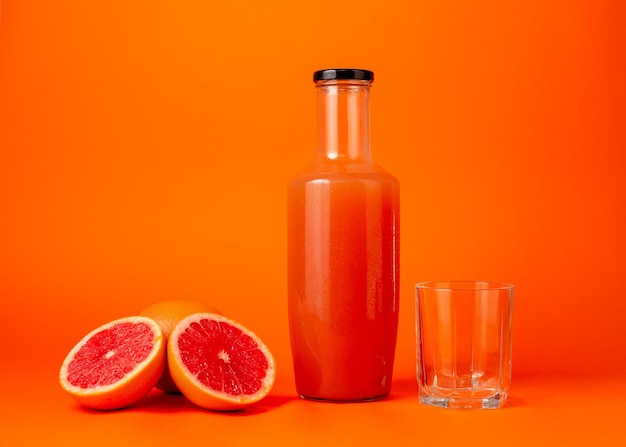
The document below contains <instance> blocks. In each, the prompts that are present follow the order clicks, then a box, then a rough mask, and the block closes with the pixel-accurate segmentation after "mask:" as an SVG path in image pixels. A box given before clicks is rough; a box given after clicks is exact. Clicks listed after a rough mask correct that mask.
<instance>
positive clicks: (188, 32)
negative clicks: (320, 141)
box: [0, 0, 626, 445]
mask: <svg viewBox="0 0 626 447" xmlns="http://www.w3.org/2000/svg"><path fill="white" fill-rule="evenodd" d="M1 7H2V10H1V16H0V25H1V31H0V32H1V34H0V299H1V300H2V301H1V303H2V304H1V307H0V358H1V359H2V360H1V362H2V363H1V368H0V386H1V387H2V389H3V390H5V392H4V393H3V394H2V398H1V399H2V405H1V406H0V408H1V409H0V443H1V444H2V445H25V444H28V443H32V444H39V445H44V444H45V445H60V443H61V440H63V439H65V440H67V441H68V443H67V445H85V441H84V440H85V439H86V438H87V439H89V442H91V443H92V445H110V444H111V443H112V440H115V441H116V444H117V445H131V444H134V445H144V444H146V443H147V442H149V441H150V442H151V445H171V444H170V443H169V442H170V441H171V440H172V439H176V440H178V441H180V442H183V443H184V442H185V441H191V440H193V441H194V442H200V441H202V442H205V441H206V440H207V439H208V438H207V436H208V434H210V436H211V437H212V438H211V439H215V438H218V439H220V440H221V441H222V445H238V444H240V441H241V442H242V441H243V440H246V439H258V438H259V437H261V438H262V439H270V438H272V439H276V440H277V442H281V441H287V440H292V441H293V440H296V439H298V440H300V442H301V443H302V444H303V445H304V444H306V443H307V442H308V443H310V444H311V445H314V444H319V443H321V442H322V441H323V442H324V443H325V444H330V443H331V442H330V441H332V442H333V443H336V444H337V445H339V444H343V445H347V444H348V443H352V442H353V440H354V441H363V442H365V441H371V442H376V441H380V440H383V439H384V440H385V442H386V443H389V444H391V443H392V441H397V442H407V441H406V440H408V439H411V440H412V439H414V438H419V439H424V440H434V439H440V438H442V437H444V438H446V439H450V440H451V441H461V440H465V441H467V440H468V439H471V440H474V439H479V438H482V439H484V440H485V442H484V444H485V445H495V444H496V443H502V442H507V443H515V442H519V443H521V444H528V443H530V442H533V443H535V444H543V445H553V444H555V443H556V441H563V442H566V441H570V443H574V444H588V445H599V444H604V445H620V444H623V440H624V439H626V434H625V430H624V428H623V427H624V424H623V423H622V422H621V421H622V419H623V416H622V413H623V408H624V405H623V400H624V398H625V397H626V387H625V385H624V377H625V376H626V355H624V353H625V351H624V346H626V343H625V341H626V340H625V339H626V336H625V335H624V329H623V328H624V327H625V324H626V300H624V296H625V295H626V282H625V281H624V278H625V277H626V275H625V273H626V268H625V265H626V255H625V253H626V231H625V228H626V150H625V149H626V126H625V125H624V122H625V116H626V83H625V82H624V79H625V78H626V59H625V57H624V48H626V28H625V27H624V25H623V24H624V23H625V21H626V4H625V3H624V2H621V1H618V0H615V1H612V2H611V1H601V0H599V1H592V0H589V1H579V2H571V1H565V0H563V1H553V2H500V1H491V2H414V1H408V0H406V1H396V2H388V1H387V2H383V1H367V0H364V1H363V2H361V3H359V4H358V6H357V4H355V3H351V2H339V3H336V4H335V3H333V4H332V5H330V4H328V5H323V4H313V3H310V2H291V1H287V0H270V1H265V2H239V1H232V2H177V3H174V2H163V1H152V2H147V1H146V2H138V1H136V2H122V1H118V0H112V1H106V2H104V1H102V2H100V1H89V2H86V1H72V0H66V1H46V2H34V1H29V0H4V1H3V2H2V6H1ZM332 66H357V67H363V68H369V69H372V70H374V71H375V73H376V82H375V84H374V87H373V90H372V104H371V106H372V121H371V124H372V152H373V156H374V158H375V159H376V161H377V162H379V163H380V164H381V165H382V166H383V167H385V168H386V169H387V170H389V171H390V172H391V173H393V174H394V175H395V176H396V177H398V179H399V181H400V185H401V207H402V208H401V225H402V230H401V231H402V240H401V256H402V258H401V297H400V299H401V309H400V327H399V334H398V347H397V356H396V368H395V377H394V385H393V388H392V395H391V398H390V399H389V400H387V401H383V402H378V403H375V404H363V405H352V404H350V405H346V406H336V405H323V404H314V403H310V402H304V401H300V400H297V399H296V398H295V396H294V392H295V391H294V387H293V374H292V372H291V356H290V353H289V339H288V329H287V306H286V185H287V179H288V178H289V177H290V176H291V175H293V174H294V173H295V172H297V171H298V170H299V169H300V168H302V167H303V166H305V165H306V164H307V163H308V162H310V161H311V160H312V158H313V156H314V153H315V146H316V143H315V138H316V128H315V117H316V113H315V105H316V103H315V91H314V87H313V83H312V81H311V74H312V72H313V71H314V70H316V69H319V68H325V67H332ZM439 279H488V280H496V281H508V282H512V283H513V284H515V285H516V303H515V317H514V338H513V350H514V353H513V384H512V386H511V402H510V406H509V407H508V408H506V409H503V410H502V411H498V412H489V413H484V412H471V413H459V412H454V413H452V412H445V411H439V410H438V409H431V408H425V407H422V406H420V405H418V403H417V394H416V390H415V386H414V383H415V381H414V363H415V343H414V329H413V323H414V315H413V287H412V285H413V284H414V283H415V282H417V281H423V280H439ZM197 297H200V298H209V299H210V301H211V302H212V303H213V304H214V305H215V306H216V307H217V308H219V309H220V310H221V311H222V312H223V313H224V314H225V315H227V316H229V317H231V318H233V319H235V320H237V321H239V322H240V323H242V324H244V325H246V326H248V327H249V328H250V329H252V330H253V331H254V332H255V333H257V335H259V336H260V337H261V338H262V339H263V341H264V342H265V343H266V344H267V345H268V346H269V347H270V349H272V352H273V353H274V355H275V357H276V361H277V367H278V376H277V384H276V388H275V390H273V391H272V394H271V395H270V396H269V397H268V399H267V401H264V402H265V403H264V404H263V405H262V406H260V407H258V408H257V409H256V410H250V411H247V412H244V413H240V414H229V415H215V414H213V413H207V412H205V411H202V410H199V409H196V408H194V407H191V406H189V404H187V403H186V402H185V401H184V400H182V399H177V398H172V399H166V400H163V399H161V398H158V395H157V396H154V395H153V396H151V397H150V398H149V399H148V400H147V401H146V402H144V403H143V404H142V405H138V406H137V407H135V408H134V409H129V410H126V411H122V412H116V413H105V414H99V413H98V414H93V413H90V412H86V411H83V410H81V409H79V408H78V407H77V406H76V405H75V403H74V401H73V400H72V399H71V398H70V397H69V396H66V395H65V394H64V393H63V391H62V390H61V389H60V387H59V385H58V383H57V378H56V376H57V372H58V368H59V367H60V364H61V362H62V360H63V358H64V356H65V355H66V354H67V352H68V351H69V349H70V348H71V347H72V346H73V344H74V343H76V342H77V341H78V340H79V339H80V338H81V337H82V336H83V335H85V334H86V333H88V332H89V331H90V330H92V329H93V328H95V327H97V326H98V325H100V324H102V323H104V322H106V321H109V320H112V319H113V318H117V317H120V316H125V315H129V314H132V313H136V312H139V311H140V310H141V309H142V308H144V307H145V306H147V305H148V304H151V303H152V302H155V301H158V300H164V299H180V298H183V299H184V298H197ZM342 441H343V442H342Z"/></svg>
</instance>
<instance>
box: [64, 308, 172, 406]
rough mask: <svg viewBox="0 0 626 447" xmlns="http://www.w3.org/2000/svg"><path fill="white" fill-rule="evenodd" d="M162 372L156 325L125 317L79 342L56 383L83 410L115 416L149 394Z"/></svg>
mask: <svg viewBox="0 0 626 447" xmlns="http://www.w3.org/2000/svg"><path fill="white" fill-rule="evenodd" d="M164 366H165V344H164V343H163V333H162V332H161V328H160V327H159V325H158V324H157V323H156V322H155V321H154V320H152V319H151V318H147V317H141V316H136V317H126V318H120V319H118V320H115V321H111V322H110V323H107V324H105V325H103V326H101V327H99V328H97V329H95V330H93V331H92V332H90V333H89V334H87V335H86V336H85V337H83V339H82V340H81V341H79V342H78V344H76V346H74V348H72V350H71V351H70V352H69V354H68V355H67V357H66V358H65V360H64V361H63V365H62V366H61V370H60V373H59V379H60V383H61V387H62V388H63V389H64V390H65V391H67V392H68V393H69V394H70V395H71V396H72V397H73V398H74V399H76V400H77V401H78V402H79V403H80V404H81V405H84V406H86V407H89V408H93V409H96V410H114V409H117V408H123V407H126V406H128V405H130V404H132V403H134V402H136V401H137V400H139V399H141V398H142V397H144V396H145V395H146V394H148V393H149V392H150V390H151V389H152V388H153V387H154V385H155V384H156V383H157V381H158V380H159V377H161V374H162V372H163V368H164Z"/></svg>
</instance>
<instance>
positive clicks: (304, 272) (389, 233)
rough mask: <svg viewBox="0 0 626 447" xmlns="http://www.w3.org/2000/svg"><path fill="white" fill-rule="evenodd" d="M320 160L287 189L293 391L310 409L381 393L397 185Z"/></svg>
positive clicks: (358, 160) (357, 159) (388, 361)
mask: <svg viewBox="0 0 626 447" xmlns="http://www.w3.org/2000/svg"><path fill="white" fill-rule="evenodd" d="M344 99H345V98H344ZM341 101H343V99H341ZM352 112H353V113H354V111H352ZM333 141H334V138H333ZM332 144H334V143H332V142H331V144H330V146H332ZM320 152H321V156H320V157H319V158H318V160H317V162H316V163H315V164H314V165H313V166H312V167H311V168H310V169H309V170H308V171H307V172H304V173H302V174H300V175H298V176H297V177H295V178H293V179H292V180H291V182H290V184H289V196H288V263H289V272H288V300H289V302H288V305H289V326H290V336H291V347H292V354H293V362H294V373H295V380H296V389H297V392H298V394H299V395H300V396H302V397H305V398H310V399H318V400H334V401H365V400H375V399H380V398H383V397H385V396H386V395H388V394H389V391H390V388H391V380H392V373H393V362H394V355H395V345H396V334H397V326H398V284H399V185H398V181H397V179H396V178H395V177H393V176H392V175H390V174H389V173H387V172H386V171H384V170H383V169H382V168H380V167H378V166H377V165H376V164H375V163H374V162H373V161H371V159H370V158H369V157H368V156H365V157H361V156H360V155H362V154H361V152H362V151H361V150H356V149H355V148H354V147H353V148H352V156H346V157H342V156H338V157H335V156H332V153H333V150H329V148H328V146H326V147H323V148H322V150H321V151H320ZM343 152H344V151H343V150H342V149H339V153H340V154H341V153H343ZM365 152H366V153H367V152H368V151H365ZM329 154H331V155H330V156H329ZM366 155H367V154H366Z"/></svg>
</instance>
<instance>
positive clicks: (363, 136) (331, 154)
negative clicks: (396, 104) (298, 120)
mask: <svg viewBox="0 0 626 447" xmlns="http://www.w3.org/2000/svg"><path fill="white" fill-rule="evenodd" d="M370 85H371V82H370V81H357V80H332V81H318V82H317V83H316V87H317V98H318V114H319V115H318V126H319V149H318V150H319V156H320V157H322V158H324V159H328V160H337V161H345V162H369V161H371V156H370V139H369V90H370Z"/></svg>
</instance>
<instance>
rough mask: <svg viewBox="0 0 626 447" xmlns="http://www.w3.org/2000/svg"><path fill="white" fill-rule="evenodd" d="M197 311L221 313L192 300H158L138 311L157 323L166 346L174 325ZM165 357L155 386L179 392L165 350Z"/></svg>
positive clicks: (163, 389)
mask: <svg viewBox="0 0 626 447" xmlns="http://www.w3.org/2000/svg"><path fill="white" fill-rule="evenodd" d="M199 312H211V313H215V314H220V315H221V312H219V311H218V310H217V309H215V308H214V307H212V306H209V305H208V304H205V303H203V302H201V301H193V300H170V301H160V302H158V303H155V304H152V305H151V306H148V307H146V308H145V309H144V310H142V311H141V312H139V315H142V316H144V317H149V318H152V319H153V320H154V321H156V322H157V324H158V325H159V327H160V328H161V331H162V332H163V343H164V346H167V340H168V339H169V336H170V334H171V333H172V330H174V327H176V325H177V324H178V323H179V322H180V321H181V320H182V319H183V318H185V317H187V316H189V315H191V314H195V313H199ZM165 359H166V362H165V368H164V369H163V374H162V375H161V377H160V379H159V381H158V382H157V384H156V387H157V388H158V389H160V390H161V391H165V392H166V393H171V394H174V393H180V390H179V389H178V387H177V386H176V384H175V383H174V381H173V380H172V376H171V374H170V371H169V362H168V361H167V352H166V354H165Z"/></svg>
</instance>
